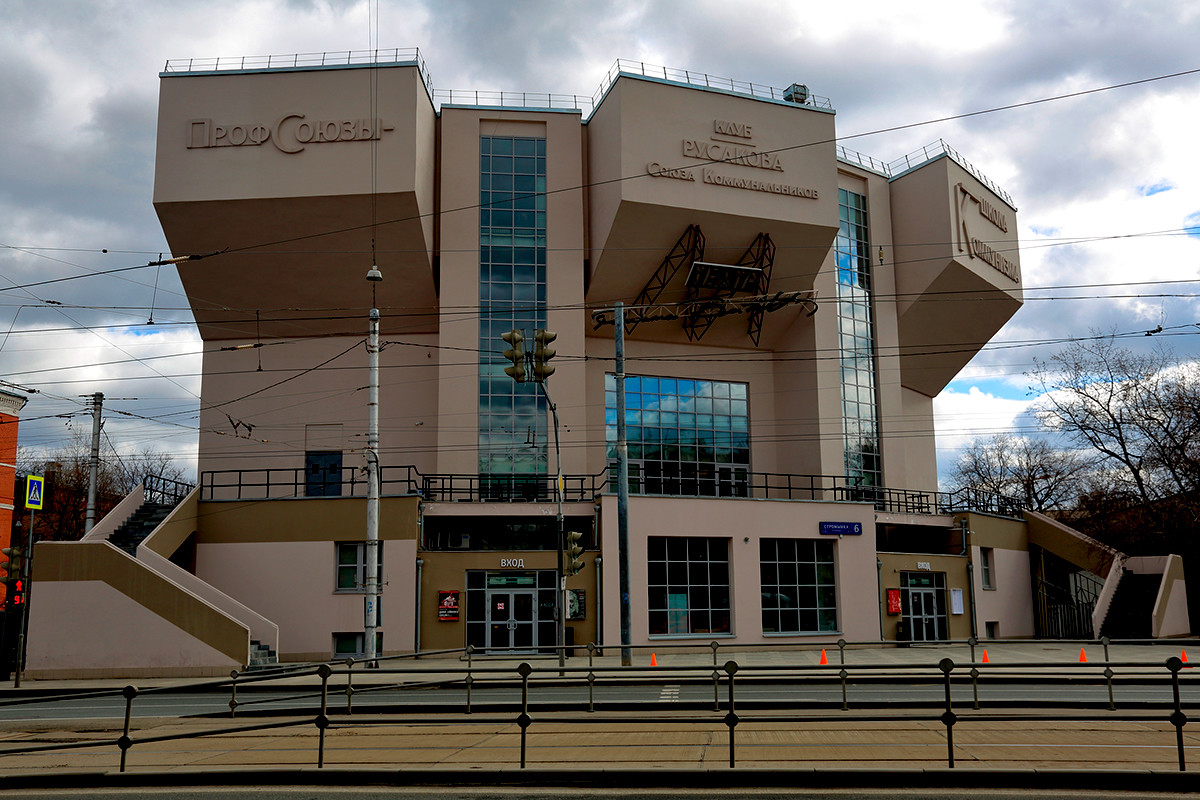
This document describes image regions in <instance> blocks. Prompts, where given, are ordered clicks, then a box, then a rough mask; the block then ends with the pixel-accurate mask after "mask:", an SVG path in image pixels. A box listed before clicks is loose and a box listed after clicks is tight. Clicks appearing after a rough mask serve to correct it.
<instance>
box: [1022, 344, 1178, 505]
mask: <svg viewBox="0 0 1200 800" xmlns="http://www.w3.org/2000/svg"><path fill="white" fill-rule="evenodd" d="M1030 375H1031V377H1032V378H1033V379H1034V380H1035V381H1036V382H1037V383H1038V384H1039V386H1040V388H1041V389H1042V391H1043V401H1042V406H1041V408H1040V410H1039V411H1038V416H1039V418H1040V419H1041V420H1042V421H1043V422H1044V423H1045V424H1046V425H1047V426H1048V427H1049V428H1050V429H1052V430H1056V431H1058V432H1061V433H1062V434H1064V435H1065V436H1068V437H1069V438H1070V439H1072V440H1073V441H1074V442H1076V443H1077V444H1078V445H1081V446H1083V447H1087V448H1091V449H1092V450H1094V451H1095V452H1096V453H1097V455H1098V458H1099V461H1100V463H1101V464H1102V465H1103V467H1104V468H1105V469H1106V470H1107V474H1108V475H1109V479H1110V481H1111V483H1108V484H1106V488H1107V490H1108V491H1109V492H1111V493H1113V494H1115V495H1132V496H1133V497H1136V498H1137V500H1138V501H1139V502H1141V503H1143V504H1149V503H1152V502H1153V501H1154V500H1157V499H1159V498H1162V497H1167V496H1170V495H1174V494H1178V493H1180V492H1188V491H1193V490H1195V489H1197V488H1200V369H1198V368H1197V367H1196V365H1193V364H1183V363H1180V362H1179V361H1178V360H1177V359H1176V358H1175V357H1174V355H1173V354H1171V353H1170V352H1169V351H1167V350H1165V349H1155V350H1153V351H1151V352H1149V353H1135V352H1133V351H1132V350H1129V349H1127V348H1122V347H1118V346H1117V345H1116V342H1115V339H1114V337H1113V336H1108V337H1104V338H1100V339H1095V340H1091V341H1086V342H1075V343H1072V344H1071V345H1068V346H1067V347H1066V348H1065V349H1064V350H1062V351H1061V352H1060V353H1058V354H1056V355H1054V356H1052V357H1051V358H1050V360H1049V361H1037V362H1035V368H1034V370H1033V371H1032V372H1031V373H1030Z"/></svg>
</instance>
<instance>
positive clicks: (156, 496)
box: [142, 475, 196, 506]
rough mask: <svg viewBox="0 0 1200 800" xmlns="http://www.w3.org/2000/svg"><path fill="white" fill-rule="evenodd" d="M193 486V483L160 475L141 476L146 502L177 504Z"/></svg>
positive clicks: (167, 504)
mask: <svg viewBox="0 0 1200 800" xmlns="http://www.w3.org/2000/svg"><path fill="white" fill-rule="evenodd" d="M195 488H196V485H195V484H193V483H186V482H184V481H177V480H173V479H171V478H164V477H163V476H162V475H146V476H145V477H143V478H142V490H143V491H144V492H145V500H146V502H147V503H159V504H160V505H164V506H177V505H179V503H180V502H181V501H182V500H183V498H185V497H187V496H188V493H189V492H191V491H192V489H195Z"/></svg>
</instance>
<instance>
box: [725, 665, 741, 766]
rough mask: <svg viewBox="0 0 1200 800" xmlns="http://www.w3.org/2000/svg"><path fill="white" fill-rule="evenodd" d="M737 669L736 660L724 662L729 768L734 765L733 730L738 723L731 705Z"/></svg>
mask: <svg viewBox="0 0 1200 800" xmlns="http://www.w3.org/2000/svg"><path fill="white" fill-rule="evenodd" d="M737 671H738V665H737V662H736V661H726V662H725V673H726V674H727V675H729V711H728V713H726V714H725V724H726V725H728V726H729V766H730V767H731V768H732V767H733V765H734V755H735V750H734V743H733V731H734V728H736V727H737V724H738V715H737V713H736V712H735V711H734V705H733V676H734V675H735V674H737Z"/></svg>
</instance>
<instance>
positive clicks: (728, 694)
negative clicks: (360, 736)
mask: <svg viewBox="0 0 1200 800" xmlns="http://www.w3.org/2000/svg"><path fill="white" fill-rule="evenodd" d="M943 644H944V645H955V644H958V645H965V646H966V647H969V648H970V649H969V657H968V658H967V660H966V661H965V662H956V661H954V660H953V659H951V658H948V657H946V658H941V659H939V660H938V661H937V662H936V663H934V662H932V661H929V662H923V663H916V664H908V665H902V666H898V665H897V664H895V663H887V662H886V661H885V662H884V663H880V662H879V660H875V661H874V662H873V663H867V662H865V661H862V662H856V660H855V659H854V657H853V656H854V649H855V647H856V646H858V645H863V646H873V647H878V646H879V645H878V643H877V642H876V643H848V642H846V641H844V640H842V641H839V642H838V643H837V653H836V655H835V659H828V658H827V657H826V653H825V650H824V649H822V651H821V661H820V663H818V664H813V663H811V660H808V661H807V662H806V663H800V660H799V659H798V660H797V662H796V663H790V664H787V663H775V664H765V665H764V664H758V665H750V664H747V663H743V662H739V661H737V660H735V659H734V658H729V659H727V660H722V655H723V654H721V652H720V651H721V650H722V648H721V645H720V644H719V643H718V642H716V641H714V642H712V643H711V645H710V646H711V649H712V664H711V665H710V664H686V665H680V666H671V667H670V668H669V669H668V670H667V671H666V672H664V673H658V674H661V675H662V676H663V677H661V678H658V677H655V673H648V672H647V669H646V667H645V666H637V667H628V666H616V665H612V664H607V665H606V664H599V663H596V661H595V655H596V654H597V652H598V650H599V648H597V647H596V646H595V645H589V646H588V648H587V649H588V659H587V662H588V663H587V665H586V666H582V665H580V666H567V667H559V666H554V665H552V664H550V663H548V662H543V664H541V665H535V664H533V663H530V662H529V661H523V662H521V663H519V664H516V665H495V664H494V662H489V661H487V660H485V661H484V663H483V664H482V665H480V664H479V663H477V661H476V660H475V658H477V657H475V658H473V655H474V654H473V651H472V650H471V649H470V648H468V649H467V650H465V651H458V650H455V651H437V652H436V653H424V654H409V655H406V656H396V657H388V658H380V659H378V661H377V663H376V665H375V666H376V667H377V668H376V669H372V670H371V672H370V675H371V678H372V680H373V683H374V685H372V686H362V685H361V684H360V686H359V687H357V688H356V687H355V686H354V677H355V676H356V675H358V676H363V675H364V673H363V671H362V670H361V669H360V670H358V671H357V672H356V671H355V669H354V667H355V666H356V662H355V661H354V660H353V659H347V660H345V661H339V662H331V663H326V664H318V665H311V664H310V665H300V666H297V667H279V668H274V669H270V670H266V671H263V672H261V673H250V674H239V673H237V672H236V671H235V672H234V673H233V674H232V676H231V677H230V679H228V680H222V681H207V682H201V683H195V684H188V685H185V686H171V687H162V688H159V689H151V690H147V691H139V690H138V689H137V688H136V687H134V686H124V687H122V688H115V689H111V690H105V691H97V692H90V693H82V694H67V695H54V696H34V697H25V698H20V699H15V700H12V699H10V700H2V701H0V708H4V707H9V706H15V705H27V704H30V703H47V702H73V701H77V700H80V699H88V698H102V697H109V698H112V697H118V696H119V697H122V698H123V699H124V723H123V725H122V727H121V731H120V734H119V735H117V736H112V737H109V736H103V735H101V736H97V737H95V738H89V739H87V740H85V741H79V742H52V743H47V744H42V745H34V746H7V747H0V756H8V755H18V754H31V753H41V752H51V751H65V750H76V749H84V748H112V747H115V748H116V749H117V750H118V751H119V768H120V771H122V772H124V771H125V770H126V769H127V767H128V758H129V755H130V752H131V751H135V748H139V747H141V746H144V745H148V744H154V743H159V742H167V741H173V740H181V739H189V738H198V737H211V736H222V735H229V734H238V733H246V732H251V731H269V730H284V729H290V728H299V727H305V726H312V727H313V728H315V731H316V733H317V737H316V738H317V743H316V748H315V752H314V753H313V756H312V758H313V763H315V765H316V766H317V767H319V768H320V767H324V766H325V764H326V748H327V742H328V739H329V737H330V735H331V733H330V731H331V729H337V730H347V729H351V728H354V727H356V726H362V727H367V726H385V725H392V726H396V725H407V724H415V723H419V724H422V725H430V724H453V725H463V724H469V725H474V724H488V725H495V724H514V723H515V724H516V725H517V726H518V727H519V729H520V754H519V766H520V767H521V768H525V767H526V766H527V765H528V761H529V759H530V751H529V742H528V734H529V731H530V729H531V728H532V727H533V726H534V725H535V724H542V723H543V722H544V723H546V724H551V725H554V726H556V727H563V726H568V727H569V726H572V725H576V724H579V725H585V724H594V723H596V722H597V721H599V720H603V721H604V722H613V721H615V720H619V721H621V722H623V723H632V724H636V725H646V726H648V727H651V728H656V727H660V726H661V725H662V724H663V723H666V722H669V723H671V724H672V725H680V726H689V725H705V726H709V727H711V726H712V725H713V724H714V723H717V724H723V725H724V726H726V728H727V729H728V741H727V750H728V759H729V766H730V767H731V768H733V767H736V766H737V757H738V756H737V753H738V750H737V737H736V732H737V730H738V727H739V726H741V725H746V724H751V723H760V722H761V723H775V724H778V723H790V724H794V725H797V726H804V725H812V724H818V723H826V722H837V723H846V722H853V723H854V724H855V725H856V726H865V725H870V724H872V723H880V722H885V721H892V722H894V721H896V720H897V716H896V713H897V711H900V712H903V719H904V720H906V721H925V722H936V723H940V724H941V725H942V726H943V727H944V729H945V738H946V757H945V763H946V767H947V768H948V769H953V768H954V767H955V743H954V741H955V740H954V734H955V727H956V725H959V724H966V725H970V726H972V727H975V726H978V727H980V728H987V727H989V726H990V725H992V724H993V723H995V722H996V721H999V720H1004V721H1008V722H1013V721H1016V722H1038V723H1045V722H1047V721H1075V722H1099V721H1106V722H1113V721H1121V722H1128V721H1135V722H1141V723H1159V724H1162V723H1167V724H1169V725H1170V726H1172V727H1173V728H1174V732H1175V750H1176V753H1177V758H1178V767H1179V771H1180V772H1183V771H1186V770H1187V763H1186V757H1185V745H1184V727H1185V725H1186V723H1187V715H1186V714H1185V712H1184V708H1185V707H1188V708H1191V707H1194V706H1195V705H1196V704H1194V703H1192V704H1189V705H1186V706H1185V703H1184V702H1183V701H1182V699H1181V693H1180V684H1181V674H1180V673H1181V670H1182V669H1183V668H1184V667H1185V666H1186V665H1185V664H1183V663H1182V661H1181V659H1180V658H1178V657H1175V656H1172V657H1170V658H1167V659H1165V661H1156V660H1146V661H1109V660H1107V655H1106V658H1105V660H1104V661H1096V662H1092V663H1090V664H1089V665H1088V667H1087V671H1086V672H1083V673H1081V671H1080V668H1081V667H1082V665H1078V664H1066V663H1064V662H1055V663H1047V662H1040V661H1039V662H1009V663H1005V664H1004V665H1003V666H1001V665H999V664H996V663H992V662H989V661H988V659H987V657H986V656H987V654H986V651H984V653H983V656H984V657H983V659H982V660H978V661H977V660H976V654H977V648H978V647H979V646H981V645H983V644H986V645H988V646H990V647H992V648H993V649H996V648H997V647H1002V646H1003V644H1004V643H1003V642H999V641H990V640H989V641H987V642H978V641H976V640H975V639H971V640H968V641H967V642H965V643H961V642H960V643H943ZM1072 644H1080V645H1097V644H1099V645H1102V646H1103V647H1104V649H1105V653H1106V654H1107V652H1108V646H1109V642H1108V641H1107V640H1102V641H1099V642H1097V641H1094V640H1093V641H1084V642H1078V641H1077V642H1074V643H1072ZM1176 644H1177V643H1176ZM646 647H650V646H642V647H640V648H635V649H645V648H646ZM653 647H654V649H656V650H658V651H659V652H663V651H664V650H667V649H670V646H669V645H664V644H663V643H659V644H656V645H653ZM681 647H683V646H681ZM690 647H691V648H692V649H694V648H695V645H690ZM608 649H609V650H610V651H611V650H615V649H616V648H611V647H610V648H608ZM455 654H462V655H463V656H464V657H465V658H466V659H467V660H466V664H465V665H464V664H459V663H457V662H452V663H451V664H449V665H448V664H446V663H445V662H444V661H443V662H437V663H430V662H428V661H423V662H417V661H415V660H414V659H415V658H416V657H418V656H420V655H424V656H431V655H441V656H445V655H455ZM403 661H408V662H409V663H407V664H404V665H403V666H401V665H400V662H403ZM360 666H361V665H360ZM664 669H665V668H664ZM1068 670H1070V676H1071V679H1072V680H1074V681H1080V680H1087V679H1091V680H1092V681H1094V682H1096V683H1099V684H1104V683H1107V686H1108V696H1109V703H1108V710H1107V711H1102V712H1101V713H1093V712H1092V711H1090V710H1089V709H1090V708H1091V707H1090V706H1081V705H1080V704H1079V703H1077V702H1072V701H1070V700H1068V699H1065V698H1061V697H1059V698H1053V699H1050V700H1044V701H1041V702H1040V704H1039V705H1038V707H1037V708H1036V709H1032V708H1031V707H1028V708H1026V709H1025V710H1017V709H1014V708H1013V707H1012V705H1011V704H1000V703H997V704H995V707H991V706H989V704H988V703H987V702H981V701H980V696H979V687H980V686H981V685H985V684H986V683H987V682H988V681H990V680H992V679H994V678H999V677H1004V678H1006V679H1009V680H1011V679H1013V678H1014V677H1015V678H1026V679H1032V680H1040V681H1045V680H1046V679H1047V678H1049V677H1053V676H1060V675H1064V674H1066V673H1067V671H1068ZM430 674H436V675H438V676H440V678H441V680H440V681H439V683H440V684H441V685H461V686H464V687H466V689H467V691H466V700H465V702H464V703H463V704H462V705H461V707H460V708H459V710H458V712H457V713H449V712H446V711H444V710H442V711H439V712H437V713H429V712H428V711H427V710H425V709H421V708H420V707H417V708H416V709H414V708H413V706H411V705H409V706H407V708H408V709H409V710H408V711H407V712H402V711H400V710H399V707H398V706H397V707H395V708H392V709H390V710H389V709H387V708H385V709H384V710H383V711H380V710H379V708H378V707H375V708H372V709H371V711H370V713H369V714H368V715H366V716H363V715H361V714H360V715H359V716H355V713H354V705H353V702H354V698H355V697H356V696H359V695H362V694H365V693H370V692H379V691H384V690H394V689H398V688H399V689H403V688H428V687H429V686H430V684H431V682H430V680H429V675H430ZM1118 675H1123V676H1133V675H1137V676H1139V677H1140V678H1141V679H1142V680H1143V681H1149V682H1151V684H1152V685H1155V686H1159V687H1161V688H1162V691H1163V697H1162V700H1161V701H1157V702H1146V701H1144V700H1142V701H1138V702H1131V703H1128V704H1124V705H1121V706H1120V707H1119V706H1118V703H1117V698H1116V696H1115V694H1114V690H1113V681H1114V678H1115V677H1117V676H1118ZM885 676H886V678H887V679H889V680H893V681H897V682H926V683H931V682H932V683H937V684H940V686H941V687H942V689H943V692H942V697H943V700H942V701H941V702H939V703H937V704H936V707H933V706H931V704H930V703H928V702H919V701H906V700H903V699H901V698H897V699H894V700H889V701H888V702H887V703H886V706H887V710H888V712H889V713H887V714H881V713H878V710H877V707H873V706H867V705H864V704H853V705H852V703H851V699H850V694H851V692H852V690H853V686H854V685H855V681H856V680H860V681H866V680H870V679H871V678H882V677H885ZM335 678H336V679H339V683H338V684H331V681H332V680H333V679H335ZM689 678H690V679H691V680H693V681H711V682H712V686H713V702H712V706H711V708H709V709H704V708H702V707H700V706H696V707H695V708H692V709H689V711H690V712H692V713H688V714H683V715H680V714H670V715H668V714H665V713H663V710H664V709H663V705H662V704H661V703H659V702H652V701H647V702H642V703H640V704H634V707H632V708H630V707H629V706H630V703H628V702H626V703H624V704H623V706H622V707H623V708H624V709H625V710H628V711H631V712H633V713H630V714H628V715H624V716H621V717H619V718H614V717H611V716H604V717H597V716H596V712H597V710H598V709H597V703H596V702H595V700H594V695H593V692H594V688H595V686H596V685H597V683H603V682H606V681H620V682H624V683H623V684H622V685H624V684H629V683H635V684H647V685H655V686H659V685H662V684H663V682H664V681H667V680H669V681H671V682H679V681H681V680H684V681H686V680H688V679H689ZM1189 678H1191V676H1189ZM298 679H299V680H303V681H308V683H307V684H305V685H302V686H299V687H297V686H295V682H296V681H297V680H298ZM753 679H764V680H776V681H778V680H786V681H788V682H790V683H795V684H803V683H805V682H806V681H821V682H824V683H828V682H829V681H830V680H833V681H835V682H837V681H840V684H841V695H842V701H841V706H840V709H838V708H837V704H836V702H835V703H833V704H831V705H832V707H831V708H829V709H828V710H827V712H824V713H808V714H803V715H801V714H794V713H788V711H790V710H793V708H794V707H793V706H789V704H787V703H786V702H784V701H779V702H778V703H777V708H776V709H774V710H773V711H772V710H771V709H765V710H764V709H763V708H762V703H761V702H760V703H758V704H755V706H754V709H751V710H747V709H745V708H743V707H742V706H739V705H738V703H737V700H736V698H737V689H738V686H739V685H743V684H745V682H747V681H749V680H753ZM360 680H361V679H360ZM282 681H287V682H288V684H285V686H286V687H287V688H288V689H289V690H293V689H294V690H295V691H296V692H297V693H295V694H293V695H291V696H290V697H288V698H286V699H288V700H292V701H305V702H306V703H308V705H302V706H301V707H300V708H298V709H294V710H291V711H287V712H271V711H268V712H260V713H266V714H269V715H274V716H275V718H273V719H270V720H267V721H261V722H255V723H249V724H245V723H241V724H232V723H231V724H229V725H224V726H220V727H215V728H211V729H206V730H202V731H184V732H179V733H175V734H166V735H159V736H142V735H139V734H138V733H137V732H136V731H135V730H134V726H133V709H134V704H135V702H136V700H137V698H139V697H145V696H148V695H152V694H156V693H158V694H161V693H164V692H173V693H183V692H197V691H205V690H208V691H216V690H228V691H229V692H230V701H229V708H230V711H229V717H230V719H231V720H232V719H234V718H235V717H236V714H237V713H238V712H239V711H242V712H245V711H246V710H248V709H249V708H250V707H252V706H253V705H254V704H255V703H256V702H260V701H254V700H251V701H246V700H239V699H238V694H237V691H238V688H245V687H247V686H250V685H255V684H270V683H279V682H282ZM489 681H492V682H494V681H507V682H509V684H510V685H516V686H519V688H520V701H519V703H517V704H516V707H515V708H501V707H492V706H490V705H487V704H482V705H481V704H480V703H478V702H477V701H473V699H472V692H471V689H472V687H473V686H478V685H480V684H482V683H486V682H489ZM550 683H553V685H555V686H563V685H576V686H582V685H585V684H586V686H587V687H588V700H587V702H586V703H576V704H574V708H572V709H566V710H563V711H560V712H559V713H555V714H554V715H553V716H549V715H546V714H543V715H541V716H539V717H537V718H536V720H535V717H534V714H533V712H535V711H539V712H544V711H545V710H546V709H547V707H548V706H547V705H546V702H545V701H543V700H541V699H540V698H538V696H537V695H538V692H539V687H542V686H545V685H548V684H550ZM1193 683H1194V680H1193ZM966 684H969V685H970V686H972V688H973V694H972V697H973V700H972V702H970V703H965V702H962V701H958V702H956V701H955V700H954V699H953V696H952V692H951V687H952V686H954V685H958V686H963V685H966ZM276 701H278V699H276ZM443 705H444V704H443ZM509 705H512V704H509ZM554 705H555V707H556V708H560V707H561V706H562V705H563V704H562V703H561V702H557V701H556V702H555V704H554ZM701 705H703V704H701ZM439 707H440V706H439ZM968 709H969V710H970V713H969V714H963V713H962V712H965V711H967V710H968ZM601 710H602V709H601ZM1055 712H1061V713H1055ZM1145 734H1146V736H1150V737H1153V736H1156V735H1158V733H1157V732H1156V731H1154V730H1151V729H1147V731H1146V732H1145ZM398 763H403V759H400V760H399V762H398Z"/></svg>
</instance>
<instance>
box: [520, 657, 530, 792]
mask: <svg viewBox="0 0 1200 800" xmlns="http://www.w3.org/2000/svg"><path fill="white" fill-rule="evenodd" d="M531 672H533V667H531V666H529V663H528V662H526V661H522V662H521V663H520V665H518V666H517V674H519V675H520V676H521V713H520V715H518V716H517V725H519V726H521V769H525V747H526V737H527V732H528V730H529V726H530V724H532V722H533V719H532V718H531V717H530V716H529V673H531Z"/></svg>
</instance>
